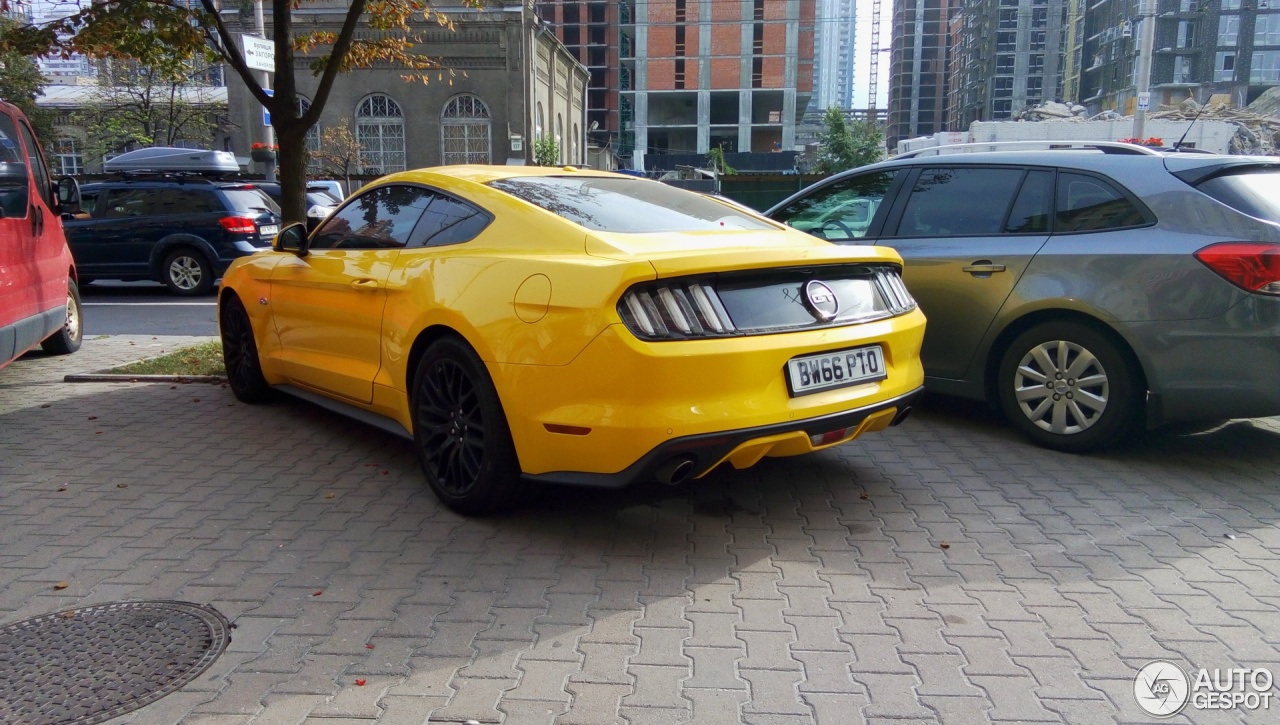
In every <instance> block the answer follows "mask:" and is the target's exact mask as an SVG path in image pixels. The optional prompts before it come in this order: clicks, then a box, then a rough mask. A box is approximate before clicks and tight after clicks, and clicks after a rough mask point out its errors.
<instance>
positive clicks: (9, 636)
mask: <svg viewBox="0 0 1280 725" xmlns="http://www.w3.org/2000/svg"><path fill="white" fill-rule="evenodd" d="M229 632H230V628H229V627H228V625H227V620H226V618H224V617H223V616H222V615H221V614H219V613H218V611H217V610H215V609H213V608H212V607H202V606H200V605H198V604H190V603H187V602H117V603H115V604H101V605H98V606H94V607H83V608H81V609H69V610H67V611H65V612H58V613H57V614H46V615H44V616H42V617H35V618H34V619H26V620H23V621H21V622H17V623H15V624H10V625H8V626H7V627H3V628H0V722H3V723H22V724H23V725H27V724H28V723H30V724H32V725H35V724H40V725H53V724H54V723H57V724H58V725H70V724H71V723H75V724H76V725H84V724H87V723H100V722H104V721H106V720H110V719H111V718H113V717H116V716H117V715H123V714H124V713H126V712H132V711H134V710H137V709H138V708H140V707H142V706H144V705H147V704H150V703H152V702H155V701H156V700H159V699H160V698H162V697H164V696H165V695H167V694H169V693H170V692H174V691H175V690H178V689H180V688H181V687H182V686H183V685H185V684H187V683H188V682H190V681H192V680H194V679H195V678H196V677H197V676H198V675H199V674H200V673H201V672H204V671H205V670H206V669H208V668H209V665H211V664H213V661H214V660H216V659H218V655H221V654H222V652H223V650H225V649H226V648H227V643H228V642H229V641H230V640H231V637H230V634H229Z"/></svg>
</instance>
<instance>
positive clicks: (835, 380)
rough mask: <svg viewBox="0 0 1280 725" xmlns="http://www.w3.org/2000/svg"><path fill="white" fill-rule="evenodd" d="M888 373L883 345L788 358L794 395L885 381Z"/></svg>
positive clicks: (788, 368)
mask: <svg viewBox="0 0 1280 725" xmlns="http://www.w3.org/2000/svg"><path fill="white" fill-rule="evenodd" d="M888 376H889V374H888V372H887V371H886V370H885V366H884V351H883V350H881V349H880V346H879V345H867V346H866V347H855V348H850V349H848V350H834V351H832V352H823V353H818V354H816V355H805V356H803V357H794V358H791V359H790V360H788V361H787V388H788V389H789V390H790V391H791V397H793V398H794V397H796V396H800V395H808V394H809V393H816V392H818V391H821V390H830V389H832V388H843V387H845V386H846V385H858V384H859V383H869V382H872V381H875V380H884V379H885V378H886V377H888Z"/></svg>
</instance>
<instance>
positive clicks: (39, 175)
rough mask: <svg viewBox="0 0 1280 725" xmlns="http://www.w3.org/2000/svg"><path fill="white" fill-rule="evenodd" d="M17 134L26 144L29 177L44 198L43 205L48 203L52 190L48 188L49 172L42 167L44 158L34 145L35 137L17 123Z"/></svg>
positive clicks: (36, 144) (23, 125)
mask: <svg viewBox="0 0 1280 725" xmlns="http://www.w3.org/2000/svg"><path fill="white" fill-rule="evenodd" d="M18 133H19V134H21V135H22V140H23V141H24V142H26V144H27V163H28V164H29V165H30V166H31V175H32V176H33V177H35V180H36V188H37V189H39V190H40V195H41V196H43V197H44V200H45V203H50V202H51V201H52V200H51V199H50V194H52V189H51V188H50V187H49V171H48V170H47V169H45V167H44V157H42V156H41V155H40V145H39V144H38V143H36V137H35V135H34V134H32V133H31V129H30V128H28V127H27V124H26V123H24V122H22V121H19V122H18Z"/></svg>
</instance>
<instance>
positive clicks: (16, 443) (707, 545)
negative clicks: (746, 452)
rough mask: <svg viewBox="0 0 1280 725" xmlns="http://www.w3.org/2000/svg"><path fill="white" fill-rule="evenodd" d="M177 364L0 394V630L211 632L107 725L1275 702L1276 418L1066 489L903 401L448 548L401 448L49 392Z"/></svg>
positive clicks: (1061, 458) (45, 360)
mask: <svg viewBox="0 0 1280 725" xmlns="http://www.w3.org/2000/svg"><path fill="white" fill-rule="evenodd" d="M187 341H190V339H177V338H160V339H155V338H148V337H139V338H124V337H115V338H110V339H91V340H87V341H86V342H85V346H84V349H83V350H82V351H81V352H80V353H78V354H76V355H73V356H70V357H65V358H53V357H43V356H40V355H29V356H28V357H27V358H25V359H23V360H19V361H17V362H15V363H14V364H13V365H11V366H10V367H9V368H7V369H5V370H3V371H0V624H8V623H12V622H15V621H18V620H21V619H24V618H27V617H31V616H34V615H38V614H43V613H48V612H55V611H58V610H61V609H64V608H69V607H75V606H84V605H89V604H97V603H104V602H112V601H118V600H127V599H180V600H186V601H191V602H197V603H202V604H203V603H208V604H212V605H213V606H215V607H217V608H218V609H219V610H221V611H222V612H223V613H225V614H226V615H227V616H228V617H229V618H230V619H232V620H233V621H234V622H235V624H236V626H237V628H236V630H235V632H234V634H233V641H232V643H231V646H230V649H229V650H228V651H227V652H226V653H225V654H224V655H223V656H222V657H221V658H220V659H219V660H218V661H217V662H216V663H215V664H214V665H213V667H212V668H211V669H210V670H209V671H207V672H205V673H204V674H203V675H202V676H200V677H199V678H198V679H197V680H196V681H194V682H193V683H191V684H190V685H188V686H187V687H186V688H184V689H183V690H182V691H180V692H178V693H175V694H172V695H169V696H168V697H165V698H164V699H162V700H160V701H159V702H157V703H154V704H152V705H150V706H148V707H146V708H144V709H142V710H139V711H137V712H135V713H133V714H130V715H125V716H122V717H120V718H118V719H117V720H115V721H113V723H116V724H117V725H119V724H121V723H160V724H168V723H177V722H184V723H200V724H207V725H215V724H216V725H224V724H226V725H232V724H240V723H272V724H283V723H311V724H314V725H319V724H321V723H323V724H324V725H339V724H347V723H367V722H372V721H378V722H381V723H386V724H387V725H391V724H393V723H394V724H396V725H399V724H401V723H423V722H424V721H427V719H428V718H430V719H429V722H432V723H460V722H464V721H466V720H468V719H474V720H477V721H479V722H482V723H497V722H503V723H551V722H556V723H584V724H590V725H597V724H601V723H624V722H625V723H662V724H664V725H665V724H667V723H677V722H683V721H691V722H695V723H711V724H714V723H739V722H741V723H758V724H760V725H766V724H769V725H783V724H789V723H796V724H799V723H812V722H819V723H856V722H863V721H866V722H886V723H888V722H893V723H901V722H945V723H961V724H967V723H978V722H986V721H1000V722H1018V723H1038V722H1048V723H1090V724H1092V723H1113V722H1114V723H1138V722H1153V721H1154V719H1153V718H1151V717H1150V716H1146V715H1144V714H1143V713H1142V712H1141V711H1140V710H1139V709H1138V707H1137V705H1136V704H1135V700H1134V696H1133V678H1134V675H1135V673H1136V671H1137V669H1138V668H1139V667H1140V666H1141V665H1143V664H1145V663H1146V662H1148V661H1150V660H1154V659H1168V660H1171V661H1173V662H1175V663H1177V664H1179V665H1181V666H1182V667H1183V668H1184V669H1191V668H1199V667H1206V668H1215V667H1217V668H1228V667H1268V668H1270V669H1271V671H1272V672H1275V673H1280V574H1278V572H1280V566H1277V562H1278V561H1280V531H1278V530H1277V527H1276V522H1277V519H1278V518H1280V473H1278V471H1280V421H1278V420H1277V419H1265V420H1253V421H1235V422H1232V423H1230V424H1227V425H1225V426H1223V427H1220V428H1217V429H1214V430H1211V431H1209V432H1205V433H1199V434H1189V433H1184V434H1182V435H1175V434H1172V433H1164V434H1160V435H1148V436H1146V437H1144V438H1142V439H1141V440H1138V441H1136V442H1134V443H1132V444H1130V445H1128V446H1126V447H1125V448H1123V449H1121V450H1119V451H1116V452H1112V453H1107V454H1103V455H1094V456H1089V457H1084V456H1070V455H1063V454H1057V453H1053V452H1049V451H1044V450H1041V449H1038V448H1035V447H1032V446H1031V445H1029V444H1027V443H1025V442H1023V440H1022V439H1020V438H1019V437H1018V436H1017V435H1016V434H1015V433H1013V432H1012V431H1010V430H1009V429H1007V428H1005V427H1003V426H1002V425H1001V424H1000V423H999V422H998V421H996V420H995V419H993V418H992V416H991V415H990V414H988V413H987V412H986V410H985V408H983V407H981V406H975V405H971V404H966V403H959V402H953V401H944V402H941V403H939V402H934V403H932V404H931V405H929V406H927V407H926V409H925V410H924V411H923V412H921V413H919V414H918V415H916V416H915V417H913V418H912V419H911V420H910V421H908V423H907V424H905V425H903V426H902V427H900V428H897V429H893V430H890V431H886V432H885V433H883V434H878V435H872V436H869V437H867V438H866V439H864V440H863V441H861V442H858V443H854V444H850V445H846V446H843V447H841V448H839V449H837V450H835V451H829V452H826V453H823V454H819V455H815V456H810V457H807V458H800V459H790V460H769V461H765V462H764V463H763V464H762V465H760V466H759V467H757V468H755V469H752V470H748V471H740V472H732V471H731V472H720V473H716V474H713V476H711V477H710V478H709V480H704V481H701V482H696V483H693V484H690V485H684V486H680V487H675V488H667V487H658V486H656V485H655V486H653V487H641V488H635V489H630V490H627V491H623V492H608V491H591V490H579V489H560V490H553V491H551V492H549V493H548V494H547V495H545V496H543V497H542V498H541V499H540V500H539V501H537V502H536V503H535V504H534V505H533V506H531V507H530V508H528V509H526V510H523V511H521V512H519V513H515V514H511V515H507V516H502V517H497V518H489V519H473V520H469V519H464V518H461V517H459V516H456V515H454V514H452V513H450V512H449V511H447V510H445V509H443V508H442V507H441V506H440V505H439V504H438V503H437V502H436V500H435V499H434V497H433V496H432V495H431V494H430V493H429V491H427V490H426V488H425V486H424V485H423V483H422V478H421V474H420V473H419V470H418V466H417V463H416V461H415V459H414V457H413V454H412V452H411V450H410V446H409V444H407V443H405V442H403V441H400V440H397V439H394V438H391V437H389V436H387V435H385V434H383V433H380V432H378V431H376V430H372V429H370V428H367V427H365V426H363V425H361V424H358V423H354V422H350V421H348V420H346V419H343V418H340V417H337V416H334V415H331V414H329V413H327V412H324V411H322V410H320V409H318V408H316V407H313V406H310V405H307V404H304V403H301V402H296V401H292V400H287V399H286V400H281V401H279V402H276V403H272V404H269V405H266V406H246V405H243V404H240V403H238V402H235V401H234V399H233V398H232V396H231V393H230V392H229V391H228V390H226V389H222V388H220V387H218V386H216V385H177V386H172V385H169V384H120V383H108V384H66V383H63V382H61V376H62V375H63V374H64V373H66V372H85V371H91V370H97V369H100V368H102V367H105V366H106V365H107V364H110V363H114V362H124V361H127V360H131V359H135V358H138V357H142V356H144V355H150V354H154V353H155V352H156V351H158V350H159V349H160V348H165V349H169V348H172V347H173V346H175V345H176V344H178V343H181V342H187ZM61 487H65V488H66V490H65V491H59V488H61ZM60 581H65V582H68V583H69V584H70V586H69V587H68V588H66V589H63V590H56V589H55V588H54V584H55V583H56V582H60ZM357 679H359V680H363V681H364V682H365V684H364V685H363V686H359V685H357V684H356V681H357ZM1278 708H1280V705H1277V704H1274V703H1273V704H1272V709H1271V712H1260V711H1255V712H1253V713H1251V714H1246V715H1243V716H1242V715H1241V714H1239V713H1234V714H1233V713H1229V712H1221V711H1218V712H1214V711H1196V712H1191V711H1190V710H1188V711H1184V713H1183V714H1181V715H1179V716H1177V717H1175V718H1173V719H1172V720H1171V722H1196V723H1227V722H1231V723H1235V722H1241V720H1242V718H1243V719H1244V720H1245V721H1249V722H1276V712H1275V711H1276V710H1277V709H1278Z"/></svg>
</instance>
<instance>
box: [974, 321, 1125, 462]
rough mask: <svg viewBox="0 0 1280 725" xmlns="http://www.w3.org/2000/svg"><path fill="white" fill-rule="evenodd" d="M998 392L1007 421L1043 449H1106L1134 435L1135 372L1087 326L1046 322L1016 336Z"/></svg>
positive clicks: (1108, 340) (1002, 366) (1004, 362)
mask: <svg viewBox="0 0 1280 725" xmlns="http://www.w3.org/2000/svg"><path fill="white" fill-rule="evenodd" d="M996 385H997V391H998V394H999V400H1000V407H1001V409H1002V410H1003V411H1004V414H1005V417H1006V418H1008V420H1009V422H1010V423H1011V424H1012V425H1013V426H1014V427H1015V428H1017V429H1018V430H1019V431H1021V432H1022V433H1023V434H1024V435H1026V436H1027V437H1028V438H1030V439H1031V440H1032V441H1034V442H1036V443H1038V444H1040V445H1042V446H1044V447H1046V448H1052V449H1054V450H1059V451H1067V452H1071V453H1080V452H1084V451H1089V450H1094V449H1098V448H1103V447H1106V446H1108V445H1111V444H1114V443H1117V442H1119V441H1121V440H1123V439H1124V438H1125V437H1126V436H1128V435H1129V434H1131V433H1132V432H1133V431H1134V429H1135V428H1136V427H1137V423H1138V419H1139V410H1140V407H1139V405H1138V389H1139V385H1138V383H1137V376H1136V365H1135V364H1134V363H1133V362H1131V361H1130V358H1129V357H1128V355H1126V354H1125V351H1124V350H1122V349H1121V347H1120V346H1119V345H1118V344H1117V343H1115V342H1113V341H1112V339H1111V338H1110V337H1108V336H1107V335H1105V334H1103V333H1101V332H1099V331H1098V330H1096V329H1094V328H1093V327H1090V326H1088V325H1085V324H1081V323H1078V322H1071V321H1058V322H1049V323H1044V324H1040V325H1036V326H1035V327H1033V328H1031V329H1029V330H1027V331H1026V332H1023V333H1022V334H1021V335H1018V337H1017V338H1016V339H1014V340H1013V342H1012V343H1011V344H1010V345H1009V347H1008V349H1006V350H1005V353H1004V355H1003V356H1002V357H1001V360H1000V368H999V371H998V373H997V376H996Z"/></svg>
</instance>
